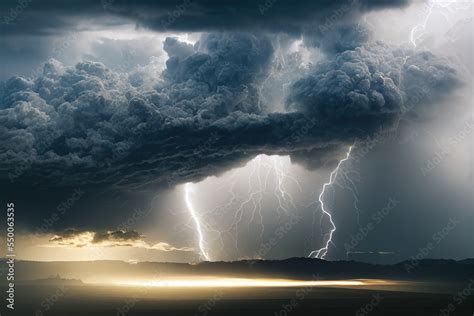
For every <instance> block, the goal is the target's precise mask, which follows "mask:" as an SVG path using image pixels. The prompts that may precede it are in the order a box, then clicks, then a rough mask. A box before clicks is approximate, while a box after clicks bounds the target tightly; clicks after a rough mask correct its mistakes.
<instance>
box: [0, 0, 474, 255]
mask: <svg viewBox="0 0 474 316" xmlns="http://www.w3.org/2000/svg"><path fill="white" fill-rule="evenodd" d="M0 7H1V9H2V12H4V14H3V16H2V17H1V23H2V37H1V39H0V41H1V46H2V50H1V51H0V57H1V60H2V67H1V73H0V99H1V102H0V130H1V134H0V149H1V150H0V177H1V179H2V181H1V188H0V189H1V191H2V192H3V193H2V195H1V199H2V203H8V202H14V203H15V208H16V229H17V234H18V235H17V252H18V257H19V258H20V259H26V260H41V261H58V260H59V261H60V260H97V259H117V260H125V261H179V262H196V261H200V260H213V261H217V260H226V261H230V260H239V259H257V258H258V259H284V258H288V257H305V256H312V257H318V258H324V259H328V260H346V259H354V260H363V261H369V262H380V263H393V262H398V261H402V260H413V258H417V259H420V258H449V259H463V258H467V257H474V244H473V243H472V240H473V238H474V230H473V227H474V207H473V206H474V200H473V194H472V193H473V192H472V190H473V189H472V188H473V185H472V184H473V157H472V152H473V149H474V148H473V137H472V133H473V129H474V120H473V108H472V97H473V95H472V89H473V85H472V84H473V81H472V76H473V63H472V62H473V61H472V56H473V33H472V31H473V17H474V14H473V5H472V3H470V1H463V0H458V1H435V0H431V1H415V0H412V1H409V0H399V1H388V0H384V1H368V0H364V1H362V0H350V1H342V0H340V1H329V0H328V1H283V0H276V1H268V0H267V1H228V2H222V1H214V0H206V1H198V0H183V1H160V2H159V3H156V2H153V1H146V0H139V1H133V2H128V1H118V0H115V1H114V0H103V1H93V0H86V1H84V0H83V1H75V0H74V1H69V2H67V4H66V3H64V2H62V1H55V0H46V1H41V2H36V1H10V0H8V1H3V2H2V3H1V4H0ZM341 160H343V161H342V162H341ZM325 184H326V185H325ZM321 202H322V203H321ZM322 204H323V205H324V206H323V205H322ZM2 225H4V224H3V223H2ZM319 249H322V252H321V251H320V252H317V250H319ZM315 251H316V252H315ZM315 253H317V255H315Z"/></svg>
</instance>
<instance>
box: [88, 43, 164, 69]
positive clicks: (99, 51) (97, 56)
mask: <svg viewBox="0 0 474 316" xmlns="http://www.w3.org/2000/svg"><path fill="white" fill-rule="evenodd" d="M165 47H166V46H165ZM162 55H164V53H163V50H162V48H161V45H160V44H159V41H158V38H155V37H149V38H136V39H120V40H119V39H109V38H100V39H98V40H97V41H94V42H93V43H91V48H90V52H89V53H87V54H85V55H84V56H83V59H84V60H89V61H96V62H100V63H103V64H104V65H105V66H106V67H107V68H109V69H110V70H113V71H116V72H130V71H132V70H133V69H135V68H136V67H137V66H145V65H148V64H150V62H151V60H152V58H153V57H154V58H160V57H162Z"/></svg>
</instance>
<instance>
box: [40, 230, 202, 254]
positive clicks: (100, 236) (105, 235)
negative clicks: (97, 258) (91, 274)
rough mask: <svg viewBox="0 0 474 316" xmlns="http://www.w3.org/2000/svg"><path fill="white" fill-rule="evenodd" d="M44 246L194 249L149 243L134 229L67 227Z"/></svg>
mask: <svg viewBox="0 0 474 316" xmlns="http://www.w3.org/2000/svg"><path fill="white" fill-rule="evenodd" d="M42 246H43V247H53V248H54V247H69V248H84V247H131V248H139V249H147V250H157V251H165V252H169V251H185V252H188V251H194V249H193V248H190V247H174V246H172V245H170V244H168V243H166V242H158V243H155V244H149V243H147V242H146V241H145V240H144V239H143V236H142V235H140V234H139V233H138V232H136V231H133V230H128V231H125V230H116V231H105V232H94V231H87V230H85V231H81V230H75V229H67V230H64V231H62V232H59V233H57V234H55V235H54V236H52V237H51V238H50V239H49V243H48V244H46V245H42Z"/></svg>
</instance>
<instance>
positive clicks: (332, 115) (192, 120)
mask: <svg viewBox="0 0 474 316" xmlns="http://www.w3.org/2000/svg"><path fill="white" fill-rule="evenodd" d="M165 50H166V52H167V53H168V55H169V59H168V60H167V62H166V69H165V70H164V71H163V73H162V74H161V76H160V74H159V73H153V74H146V71H147V70H146V67H145V68H144V69H142V70H141V71H134V72H130V73H122V72H120V73H117V72H114V71H112V70H110V69H108V68H107V67H105V66H104V65H103V64H101V63H98V62H82V63H79V64H77V65H76V66H75V67H73V68H72V67H65V66H63V65H62V64H61V63H59V62H57V61H55V60H51V61H49V62H47V63H46V64H45V66H44V71H43V75H42V76H40V77H38V78H37V79H36V80H34V81H31V80H28V79H25V78H21V77H14V78H11V79H9V80H8V81H7V82H6V83H4V85H3V86H2V90H1V98H2V102H1V104H2V108H1V110H0V125H1V127H0V130H1V135H2V136H1V137H2V139H1V142H0V148H1V151H0V152H1V153H0V161H1V166H0V170H1V177H2V179H4V180H6V181H9V182H10V183H12V185H13V187H14V186H20V187H23V188H25V187H35V186H37V185H38V184H40V185H41V186H42V187H59V186H63V187H71V186H78V185H89V186H90V185H93V186H94V185H95V186H99V187H110V186H111V185H112V186H114V187H122V188H127V189H134V188H139V187H147V186H150V185H154V186H168V185H174V184H178V183H183V182H187V181H195V180H199V179H202V178H204V177H206V176H209V175H213V174H217V173H219V172H220V171H222V170H226V169H228V168H229V167H231V166H232V165H235V164H237V163H239V162H244V161H246V160H247V159H250V158H252V157H253V156H255V155H257V154H261V153H266V154H285V155H290V156H292V157H293V158H294V159H295V160H297V161H306V164H307V165H311V166H313V167H317V166H318V165H320V164H321V163H324V162H327V161H328V160H335V159H337V158H339V157H340V156H341V155H343V152H344V148H345V147H346V146H347V145H349V144H352V143H354V142H356V141H358V140H363V139H365V138H366V137H369V136H371V135H372V134H374V133H375V132H376V131H379V130H380V129H385V128H390V127H392V126H394V124H396V123H397V120H398V119H399V118H400V117H401V115H402V114H403V113H405V112H406V111H407V109H408V111H416V110H417V107H418V106H423V105H424V104H426V103H427V101H430V100H434V99H436V98H438V96H439V95H441V94H443V93H447V92H449V91H450V90H452V89H453V88H454V87H455V86H456V85H457V83H458V79H457V76H456V71H455V69H454V68H452V67H450V66H449V65H448V64H447V61H446V60H444V59H442V58H438V57H436V56H434V55H433V54H430V53H425V52H417V51H412V50H409V49H403V48H399V47H392V46H389V45H386V44H383V43H380V42H369V43H366V44H364V45H362V46H359V47H357V48H355V49H353V50H346V51H343V52H340V53H336V54H333V55H328V57H327V59H326V60H325V61H323V62H321V63H318V64H317V65H315V66H314V69H312V70H311V71H310V74H309V75H305V76H303V77H302V78H300V79H299V80H297V81H296V82H295V83H294V84H293V85H292V86H291V89H290V94H289V96H288V98H287V102H286V103H287V108H288V110H289V112H285V113H271V112H272V111H271V107H272V105H271V104H263V102H260V101H261V100H260V96H259V89H258V87H259V84H261V82H262V81H263V80H264V79H265V78H266V76H267V75H268V71H269V67H270V65H271V63H272V60H273V48H272V45H271V42H270V40H269V39H268V38H267V37H266V36H263V35H261V36H256V35H253V34H249V33H210V34H205V35H203V36H202V38H201V39H200V40H199V41H198V42H197V43H196V44H195V45H194V46H193V47H191V46H190V45H189V44H185V43H180V42H179V41H177V40H176V39H171V38H169V39H167V40H166V41H165ZM151 69H152V70H153V69H154V68H152V67H151ZM150 78H154V79H153V82H150ZM150 87H151V88H150ZM413 87H424V90H423V91H421V93H420V91H417V90H416V88H413ZM18 166H21V168H20V170H15V168H17V169H18V168H19V167H18ZM10 187H12V186H10Z"/></svg>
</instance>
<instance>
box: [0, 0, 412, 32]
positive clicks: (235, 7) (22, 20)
mask: <svg viewBox="0 0 474 316" xmlns="http://www.w3.org/2000/svg"><path fill="white" fill-rule="evenodd" d="M24 3H25V4H26V5H25V6H20V9H17V8H18V7H19V3H18V1H15V0H6V1H2V3H1V4H0V8H1V9H2V12H5V14H4V16H3V21H2V22H3V23H2V24H3V26H4V28H5V31H6V33H9V34H51V33H53V34H56V33H58V32H61V31H63V30H71V29H75V28H79V27H80V26H82V27H83V25H84V23H83V22H84V21H87V22H89V23H88V24H87V25H88V28H89V29H93V28H98V27H107V26H110V25H120V24H126V23H132V24H133V23H135V24H137V25H138V26H142V27H147V28H151V29H154V30H158V31H161V32H164V31H183V32H193V31H194V32H196V31H197V32H201V31H215V30H231V31H235V30H240V31H242V30H245V31H253V30H261V31H270V32H273V31H275V32H280V31H284V32H291V33H300V32H301V31H302V30H303V29H305V28H314V27H317V26H318V25H328V24H331V23H332V21H333V20H336V19H348V18H352V17H353V16H354V15H358V14H359V13H361V12H367V11H372V10H377V9H384V8H388V7H393V8H397V7H398V8H400V7H404V6H406V5H407V4H408V3H409V1H408V0H390V1H389V0H384V1H368V0H338V1H303V0H292V1H285V0H279V1H263V0H259V1H250V0H246V1H232V2H228V1H214V0H210V1H209V0H182V1H174V0H165V1H159V2H156V1H150V0H139V1H133V2H130V1H114V0H103V1H94V0H86V1H78V0H74V1H68V2H67V3H62V2H58V1H53V0H47V1H41V2H35V1H30V2H28V1H25V2H24ZM81 22H82V23H81Z"/></svg>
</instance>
